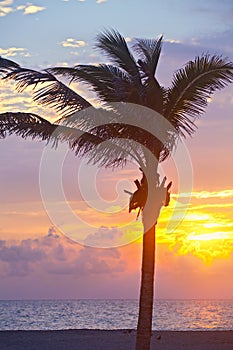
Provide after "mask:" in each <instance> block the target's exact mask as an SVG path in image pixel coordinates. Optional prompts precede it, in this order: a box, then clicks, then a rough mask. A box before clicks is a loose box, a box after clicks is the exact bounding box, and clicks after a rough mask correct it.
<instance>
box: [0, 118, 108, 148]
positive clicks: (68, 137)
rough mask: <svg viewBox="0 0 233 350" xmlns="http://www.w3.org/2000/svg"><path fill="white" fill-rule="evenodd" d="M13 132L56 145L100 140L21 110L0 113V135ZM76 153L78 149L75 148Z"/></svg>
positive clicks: (92, 142)
mask: <svg viewBox="0 0 233 350" xmlns="http://www.w3.org/2000/svg"><path fill="white" fill-rule="evenodd" d="M11 134H15V135H18V136H21V137H23V138H24V139H26V138H28V137H30V138H32V139H39V140H46V141H47V142H48V143H49V142H52V146H53V147H56V146H57V144H58V142H68V143H69V146H70V148H73V145H74V144H78V142H80V147H81V146H82V143H83V144H85V143H86V144H91V145H93V146H95V145H98V144H99V143H100V142H102V140H101V139H100V138H98V137H97V136H95V135H92V134H90V133H88V132H84V131H83V130H80V129H78V128H69V127H68V126H65V125H58V124H52V123H50V122H49V121H48V120H46V119H44V118H42V117H40V116H38V115H36V114H33V113H23V112H17V113H13V112H7V113H1V114H0V137H1V138H5V137H6V136H7V135H11ZM76 153H78V150H76Z"/></svg>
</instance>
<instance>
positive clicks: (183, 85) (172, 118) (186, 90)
mask: <svg viewBox="0 0 233 350" xmlns="http://www.w3.org/2000/svg"><path fill="white" fill-rule="evenodd" d="M96 46H97V48H99V49H100V50H101V51H102V52H103V53H104V54H106V55H107V57H108V59H109V60H110V62H111V63H110V64H100V65H97V66H96V65H77V66H75V67H72V68H68V67H55V68H49V69H46V70H44V71H42V72H38V71H35V70H30V69H26V68H22V67H20V66H19V65H18V64H17V63H15V62H12V61H10V60H7V59H3V58H1V59H0V73H2V75H3V79H6V80H8V79H13V80H15V81H16V86H17V89H18V91H19V92H21V91H23V90H24V89H25V88H27V87H28V86H33V87H36V86H37V84H44V85H43V87H42V88H40V89H39V90H35V92H34V101H36V102H38V103H40V104H43V105H47V106H50V107H52V108H55V110H56V111H57V112H59V113H60V115H61V118H60V119H59V120H58V121H57V122H55V123H54V124H52V123H50V122H49V121H48V120H46V119H44V118H42V117H40V116H38V115H35V114H31V113H13V112H8V113H2V114H0V136H1V137H6V135H8V134H11V133H15V134H17V135H20V136H22V137H23V138H27V137H32V138H37V139H42V140H47V141H52V145H53V146H56V145H57V143H58V142H62V141H65V142H69V145H70V148H71V149H73V150H74V151H75V152H76V154H77V155H81V156H87V157H89V158H90V159H91V160H92V161H93V162H94V163H98V164H99V165H101V166H107V167H114V166H119V165H122V164H123V165H124V164H125V162H126V160H127V158H129V157H132V158H133V159H134V160H136V161H138V164H139V166H140V168H141V170H142V180H141V183H139V181H138V180H137V181H136V182H135V183H136V185H137V191H136V192H135V193H134V195H133V196H132V198H131V202H130V210H131V209H136V208H140V209H141V210H142V220H143V226H144V234H143V253H142V274H141V290H140V304H139V317H138V326H137V339H136V350H149V348H150V339H151V330H152V309H153V290H154V289H153V288H154V265H155V227H156V222H157V218H158V216H159V211H160V208H161V207H162V206H163V205H168V203H169V188H170V186H171V183H170V184H169V185H168V186H167V187H166V186H165V179H164V180H163V181H162V183H159V181H158V174H157V167H158V162H159V161H160V162H161V161H163V160H165V159H166V158H167V157H168V156H169V155H170V154H171V152H172V150H173V147H174V145H175V143H176V141H177V140H178V137H180V136H181V137H186V136H187V135H191V134H192V133H193V132H194V131H195V130H196V126H195V121H196V118H197V117H198V116H199V115H200V114H201V113H203V112H204V109H205V107H206V106H207V99H208V98H209V97H210V95H211V94H212V93H213V92H214V91H216V90H220V89H222V88H224V87H225V86H226V85H227V84H228V83H230V82H232V81H233V64H232V63H231V62H230V61H229V60H228V59H226V58H223V57H221V56H217V55H214V56H210V55H208V54H203V55H201V56H199V57H196V58H195V59H194V60H192V61H189V62H188V63H187V64H186V65H185V66H184V67H183V68H181V69H179V70H178V71H176V73H175V74H174V76H173V79H172V84H171V86H170V87H169V88H165V87H163V86H162V85H160V84H159V82H158V80H157V79H156V70H157V66H158V62H159V58H160V53H161V48H162V37H160V38H158V39H136V40H135V44H134V45H133V47H132V52H133V53H134V55H133V53H132V52H131V50H130V49H129V47H128V45H127V43H126V41H125V39H124V38H123V36H122V35H121V34H120V33H119V32H117V31H115V30H109V31H105V32H104V33H101V34H100V35H98V37H97V40H96ZM57 76H61V77H65V78H66V79H69V81H70V82H80V83H86V84H88V86H89V87H90V88H91V89H92V90H93V91H94V92H95V93H96V95H97V96H98V98H99V100H100V101H101V102H103V108H100V109H98V113H99V114H100V115H106V118H103V120H105V121H107V122H101V123H100V124H98V125H96V124H94V123H93V122H92V117H93V114H92V113H90V115H89V117H88V118H87V119H88V120H86V119H85V118H86V115H87V114H88V113H89V112H88V113H86V112H85V111H88V110H89V109H90V108H91V109H92V108H93V110H95V108H94V107H92V106H91V104H90V103H89V102H88V101H87V100H86V99H84V98H83V97H82V96H80V95H79V94H77V93H76V92H74V91H73V90H71V89H70V88H69V87H68V86H67V85H65V84H64V83H62V82H61V81H60V80H58V79H57ZM109 106H110V107H111V108H109ZM122 108H123V109H122ZM140 108H145V109H146V111H147V112H148V115H150V111H152V112H153V113H157V114H159V115H160V116H162V117H163V120H165V121H166V122H167V123H165V124H163V123H162V124H163V127H162V129H161V130H162V131H161V132H162V134H163V135H161V136H160V135H154V134H153V133H150V132H149V131H148V128H147V129H146V128H144V127H140V126H138V125H133V122H128V119H127V118H126V119H124V113H125V111H127V113H131V112H132V109H133V110H134V112H133V114H132V115H134V116H135V115H136V114H137V115H138V114H140V112H141V109H140ZM93 110H92V112H93ZM75 112H79V113H78V116H75V114H74V113H75ZM147 112H146V114H147ZM98 113H97V114H98ZM153 113H152V114H151V117H150V118H151V119H150V118H149V128H150V123H151V125H152V124H153V123H154V122H155V121H156V122H157V119H155V121H154V120H153ZM122 115H123V116H122ZM117 118H118V119H117ZM109 120H111V122H110V123H109V122H108V121H109ZM145 124H148V120H147V121H145ZM147 126H148V125H147ZM160 126H161V125H160ZM115 140H117V142H115ZM132 140H133V141H134V142H136V144H137V145H135V143H134V144H132V142H131V141H132ZM103 141H108V143H107V146H102V145H103ZM101 147H105V148H104V150H105V151H104V152H101V151H102V150H103V148H102V149H101ZM147 150H148V152H147ZM151 154H152V156H150V155H151ZM135 198H136V199H135Z"/></svg>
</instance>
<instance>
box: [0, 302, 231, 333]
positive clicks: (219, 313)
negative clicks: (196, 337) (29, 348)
mask: <svg viewBox="0 0 233 350" xmlns="http://www.w3.org/2000/svg"><path fill="white" fill-rule="evenodd" d="M137 315H138V301H137V300H93V299H91V300H83V299H82V300H29V301H26V300H10V301H0V330H59V329H135V328H136V327H137ZM153 329H154V330H178V331H179V330H233V300H156V301H155V304H154V316H153Z"/></svg>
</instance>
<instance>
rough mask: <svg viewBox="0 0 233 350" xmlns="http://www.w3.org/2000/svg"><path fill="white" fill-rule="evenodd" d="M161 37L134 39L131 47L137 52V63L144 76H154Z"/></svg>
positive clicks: (160, 46) (160, 47)
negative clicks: (138, 58) (134, 42)
mask: <svg viewBox="0 0 233 350" xmlns="http://www.w3.org/2000/svg"><path fill="white" fill-rule="evenodd" d="M162 39H163V36H161V37H160V38H159V39H136V44H134V46H133V48H134V50H135V51H136V52H137V53H138V55H139V57H140V60H139V61H138V64H139V66H140V69H141V70H142V72H143V74H144V76H145V77H154V75H155V71H156V68H157V65H158V61H159V57H160V53H161V49H162Z"/></svg>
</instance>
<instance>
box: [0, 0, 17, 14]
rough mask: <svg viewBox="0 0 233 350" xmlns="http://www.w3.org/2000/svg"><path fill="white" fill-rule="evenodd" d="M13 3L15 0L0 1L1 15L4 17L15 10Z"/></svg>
mask: <svg viewBox="0 0 233 350" xmlns="http://www.w3.org/2000/svg"><path fill="white" fill-rule="evenodd" d="M12 4H13V0H5V1H0V17H4V16H6V15H8V14H9V13H11V12H13V11H14V9H13V7H10V5H12Z"/></svg>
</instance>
